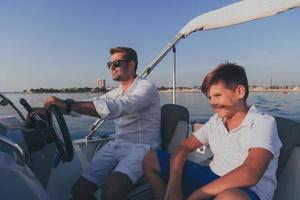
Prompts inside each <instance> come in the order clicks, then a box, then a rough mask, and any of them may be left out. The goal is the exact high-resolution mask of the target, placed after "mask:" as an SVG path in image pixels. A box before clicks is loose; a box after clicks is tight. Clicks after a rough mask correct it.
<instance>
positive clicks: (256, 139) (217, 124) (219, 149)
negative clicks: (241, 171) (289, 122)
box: [194, 106, 282, 200]
mask: <svg viewBox="0 0 300 200" xmlns="http://www.w3.org/2000/svg"><path fill="white" fill-rule="evenodd" d="M194 135H195V136H196V138H197V139H198V140H199V141H200V142H201V143H202V144H204V145H209V146H210V148H211V151H212V153H213V155H214V157H213V160H212V161H211V162H210V168H211V170H212V171H213V172H214V173H216V174H217V175H219V176H223V175H225V174H227V173H228V172H230V171H232V170H234V169H235V168H237V167H239V166H240V165H242V164H243V162H244V161H245V159H246V157H247V156H248V152H249V149H251V148H256V147H260V148H264V149H266V150H268V151H270V152H271V153H272V154H273V158H272V160H271V162H270V164H269V166H268V168H267V169H266V171H265V173H264V175H263V176H262V178H261V179H260V180H259V182H258V183H257V184H256V185H255V186H253V187H251V189H252V190H253V191H254V192H255V193H256V194H257V195H258V196H259V197H260V198H261V199H262V200H266V199H272V198H273V194H274V191H275V189H276V185H277V181H276V169H277V165H278V157H279V154H280V148H281V146H282V143H281V141H280V139H279V136H278V132H277V125H276V121H275V119H274V118H273V117H272V116H270V115H268V114H265V113H262V112H260V111H258V110H257V109H256V107H255V106H252V107H251V108H250V109H249V111H248V113H247V115H246V117H245V119H244V120H243V122H242V123H241V125H240V126H238V127H237V128H235V129H233V130H230V131H229V132H228V131H227V129H226V127H225V126H224V123H223V120H222V119H221V118H219V117H218V115H217V114H215V115H213V116H212V117H211V118H210V119H209V121H208V122H207V123H206V124H204V125H203V126H202V127H201V128H200V129H199V130H198V131H196V132H195V133H194Z"/></svg>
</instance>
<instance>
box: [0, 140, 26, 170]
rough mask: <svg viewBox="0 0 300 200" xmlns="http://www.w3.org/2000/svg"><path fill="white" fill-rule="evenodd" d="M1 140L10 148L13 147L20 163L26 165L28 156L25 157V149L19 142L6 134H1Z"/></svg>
mask: <svg viewBox="0 0 300 200" xmlns="http://www.w3.org/2000/svg"><path fill="white" fill-rule="evenodd" d="M0 142H3V143H4V144H6V145H7V146H8V147H9V148H11V149H12V150H13V152H14V153H16V157H17V163H18V164H20V165H21V166H25V163H26V157H25V153H24V151H23V149H22V148H21V147H20V145H18V144H17V143H15V142H14V141H12V140H11V139H9V138H8V137H6V136H4V135H0Z"/></svg>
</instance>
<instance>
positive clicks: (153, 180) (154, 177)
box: [143, 149, 167, 200]
mask: <svg viewBox="0 0 300 200" xmlns="http://www.w3.org/2000/svg"><path fill="white" fill-rule="evenodd" d="M143 169H144V174H145V176H146V178H147V180H148V182H149V183H150V185H151V188H152V190H153V191H154V196H155V199H159V200H163V199H164V197H165V194H166V188H167V186H166V183H165V181H164V180H163V179H162V178H161V176H160V172H161V169H160V165H159V160H158V157H157V155H156V153H155V151H154V150H152V149H151V150H150V151H148V153H147V154H146V156H145V157H144V160H143Z"/></svg>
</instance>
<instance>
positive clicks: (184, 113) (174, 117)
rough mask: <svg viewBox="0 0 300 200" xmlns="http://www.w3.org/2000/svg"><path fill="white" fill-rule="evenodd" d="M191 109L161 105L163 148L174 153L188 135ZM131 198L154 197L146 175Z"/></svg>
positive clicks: (130, 194)
mask: <svg viewBox="0 0 300 200" xmlns="http://www.w3.org/2000/svg"><path fill="white" fill-rule="evenodd" d="M188 132H189V111H188V109H186V108H185V107H184V106H181V105H177V104H165V105H163V106H162V107H161V149H162V150H165V151H168V152H169V153H172V152H173V151H174V149H175V147H176V146H177V145H178V144H179V143H180V142H181V141H182V140H183V139H185V138H186V137H187V136H188ZM127 199H130V200H140V199H143V200H147V199H153V195H152V191H151V188H150V186H149V184H147V182H146V180H145V178H144V177H142V178H141V180H140V181H139V183H138V184H137V185H136V187H135V188H134V189H133V191H131V192H130V193H129V195H128V197H127Z"/></svg>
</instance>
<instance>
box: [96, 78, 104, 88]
mask: <svg viewBox="0 0 300 200" xmlns="http://www.w3.org/2000/svg"><path fill="white" fill-rule="evenodd" d="M98 88H100V89H105V88H106V82H105V79H101V80H98Z"/></svg>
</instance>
